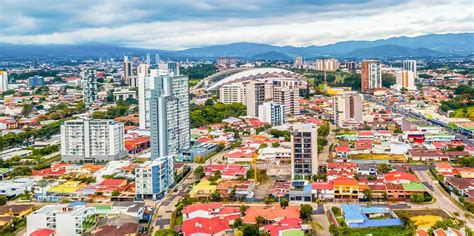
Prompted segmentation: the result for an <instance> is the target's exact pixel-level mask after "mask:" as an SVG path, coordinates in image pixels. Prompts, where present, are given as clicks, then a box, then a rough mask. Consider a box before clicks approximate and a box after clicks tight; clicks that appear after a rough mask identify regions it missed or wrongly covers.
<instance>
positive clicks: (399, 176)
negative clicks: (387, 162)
mask: <svg viewBox="0 0 474 236" xmlns="http://www.w3.org/2000/svg"><path fill="white" fill-rule="evenodd" d="M383 177H384V178H385V181H387V182H393V181H398V180H409V181H416V182H418V178H417V177H416V175H415V174H410V173H407V172H402V171H395V172H389V173H386V174H384V175H383Z"/></svg>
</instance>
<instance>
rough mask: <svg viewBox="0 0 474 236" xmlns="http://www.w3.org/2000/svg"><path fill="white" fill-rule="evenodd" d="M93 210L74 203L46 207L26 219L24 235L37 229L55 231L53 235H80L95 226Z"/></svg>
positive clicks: (82, 204)
mask: <svg viewBox="0 0 474 236" xmlns="http://www.w3.org/2000/svg"><path fill="white" fill-rule="evenodd" d="M94 209H95V208H93V207H87V206H86V205H85V204H84V203H76V202H74V203H71V204H60V205H46V206H44V207H42V208H40V209H39V210H37V211H35V212H33V213H32V214H30V215H28V216H27V217H26V225H27V230H26V235H30V234H31V233H32V232H34V231H36V230H38V229H52V230H56V233H55V234H54V235H81V234H82V233H84V232H85V230H87V229H88V228H90V227H92V226H94V225H95V211H94Z"/></svg>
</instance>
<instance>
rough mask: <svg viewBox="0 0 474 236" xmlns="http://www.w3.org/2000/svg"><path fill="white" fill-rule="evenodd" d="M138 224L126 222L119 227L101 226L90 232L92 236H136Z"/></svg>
mask: <svg viewBox="0 0 474 236" xmlns="http://www.w3.org/2000/svg"><path fill="white" fill-rule="evenodd" d="M139 226H140V225H139V224H137V223H132V222H127V223H123V224H120V225H117V226H116V225H110V224H106V225H101V226H99V227H97V229H95V230H94V231H92V232H91V234H92V235H93V236H109V235H110V236H112V235H113V236H133V235H137V232H138V228H139Z"/></svg>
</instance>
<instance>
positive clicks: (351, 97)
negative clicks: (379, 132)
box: [334, 92, 364, 127]
mask: <svg viewBox="0 0 474 236" xmlns="http://www.w3.org/2000/svg"><path fill="white" fill-rule="evenodd" d="M363 100H364V97H363V96H362V94H359V93H357V92H343V93H340V94H339V95H337V96H336V97H334V122H335V123H336V124H337V125H338V126H340V127H341V126H343V123H344V122H348V121H349V122H356V123H361V122H362V121H363V120H362V101H363Z"/></svg>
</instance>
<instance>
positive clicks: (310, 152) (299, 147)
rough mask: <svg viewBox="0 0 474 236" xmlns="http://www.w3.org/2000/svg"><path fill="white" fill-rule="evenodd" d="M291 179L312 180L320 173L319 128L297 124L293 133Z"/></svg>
mask: <svg viewBox="0 0 474 236" xmlns="http://www.w3.org/2000/svg"><path fill="white" fill-rule="evenodd" d="M291 147H292V148H291V178H292V179H311V178H312V176H313V175H316V174H317V173H318V128H317V126H316V125H314V124H295V125H294V126H293V130H292V131H291Z"/></svg>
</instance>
